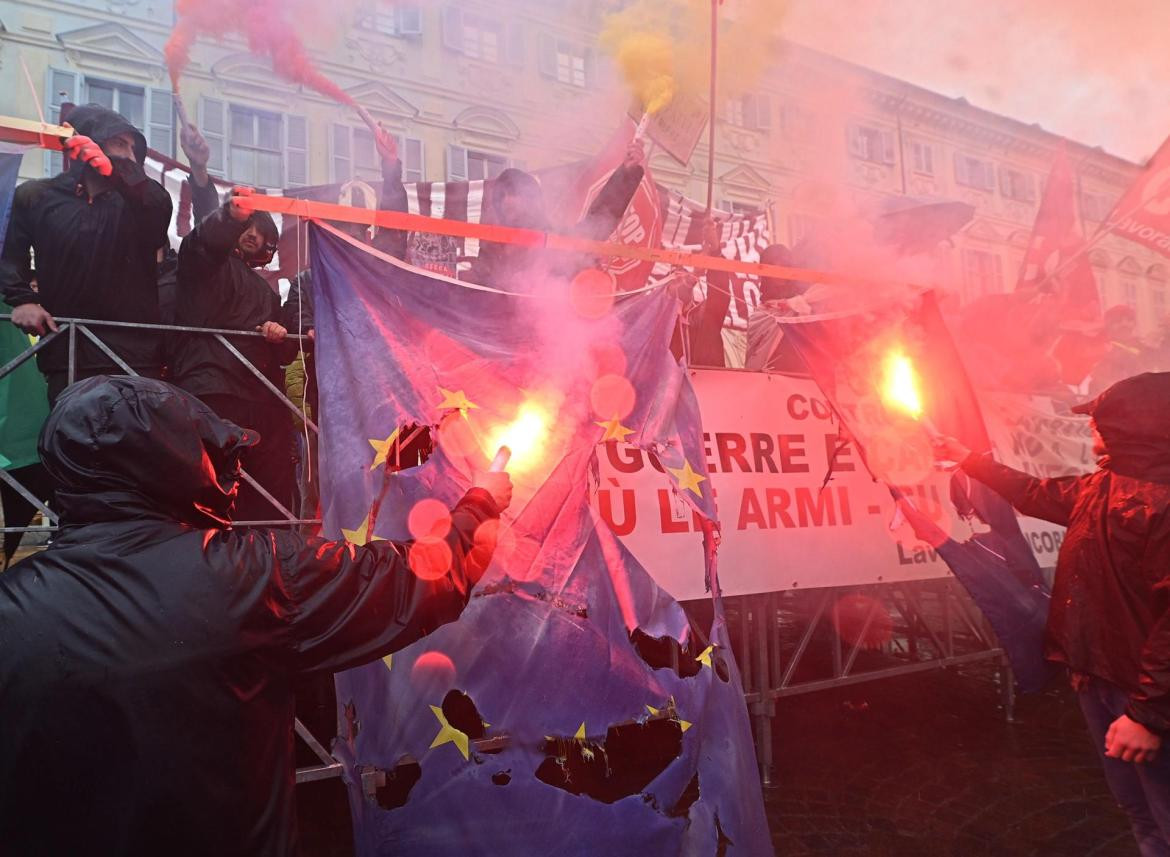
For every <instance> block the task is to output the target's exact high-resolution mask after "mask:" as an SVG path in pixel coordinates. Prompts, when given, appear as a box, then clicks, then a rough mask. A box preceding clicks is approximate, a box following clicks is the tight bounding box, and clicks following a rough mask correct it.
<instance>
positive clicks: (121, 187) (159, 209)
mask: <svg viewBox="0 0 1170 857" xmlns="http://www.w3.org/2000/svg"><path fill="white" fill-rule="evenodd" d="M110 163H111V164H113V167H114V187H115V188H116V189H117V191H118V193H119V194H121V195H122V198H123V199H125V200H126V202H127V203H128V204H129V205H130V207H131V208H133V209H135V210H136V211H137V212H138V238H139V239H140V240H141V241H142V243H143V244H145V245H146V246H147V247H150V248H151V249H152V250H157V249H158V248H159V247H162V246H163V245H164V244H166V243H167V229H168V228H169V227H170V225H171V195H170V194H169V193H167V191H166V188H164V187H163V186H162V185H161V184H159V183H158V182H156V181H155V180H154V179H152V178H150V177H148V176H147V175H146V171H145V170H144V169H142V165H141V164H140V163H138V162H137V161H135V160H133V159H131V158H110Z"/></svg>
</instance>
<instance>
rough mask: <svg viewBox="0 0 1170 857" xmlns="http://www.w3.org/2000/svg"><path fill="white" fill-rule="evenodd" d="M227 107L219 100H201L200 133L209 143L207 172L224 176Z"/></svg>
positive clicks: (225, 168)
mask: <svg viewBox="0 0 1170 857" xmlns="http://www.w3.org/2000/svg"><path fill="white" fill-rule="evenodd" d="M225 113H226V105H225V104H224V103H223V102H222V101H220V100H219V99H218V98H200V99H199V133H201V134H202V135H203V139H205V140H206V141H207V147H208V149H210V157H209V158H208V159H207V171H208V172H210V173H215V174H216V175H218V176H222V175H224V174H225V173H226V172H227V120H226V116H225Z"/></svg>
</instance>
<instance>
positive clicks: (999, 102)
mask: <svg viewBox="0 0 1170 857" xmlns="http://www.w3.org/2000/svg"><path fill="white" fill-rule="evenodd" d="M1168 33H1170V3H1166V2H1162V0H1117V2H1112V3H1102V2H1099V0H1029V2H1026V3H1019V2H1013V1H1012V0H944V2H932V3H923V2H919V0H882V2H880V3H874V2H860V0H831V2H825V0H792V1H791V2H790V3H788V4H787V5H786V6H785V16H784V25H783V34H784V36H785V37H786V38H788V39H791V40H793V41H795V42H798V43H800V44H804V45H807V46H808V47H811V48H815V49H817V50H822V51H825V52H827V53H830V54H833V55H835V56H838V57H840V58H842V59H846V60H849V61H851V62H855V63H857V64H859V65H863V66H868V67H870V68H873V69H876V70H877V71H880V72H883V73H885V74H889V75H892V76H894V77H898V78H901V79H903V80H907V81H910V82H912V83H915V84H917V85H919V86H923V87H925V88H927V89H933V90H936V91H939V92H942V93H944V94H946V95H950V96H956V97H957V96H964V97H966V98H967V99H968V100H969V101H970V102H972V103H973V104H975V105H977V106H979V107H984V108H987V109H989V110H993V111H995V112H998V113H1004V114H1006V115H1008V116H1012V117H1014V118H1016V119H1019V120H1021V121H1024V122H1038V123H1040V124H1041V125H1042V126H1044V127H1045V128H1046V129H1048V130H1050V131H1054V132H1056V133H1058V134H1062V135H1065V136H1068V137H1071V138H1073V139H1075V140H1078V141H1081V142H1084V143H1086V144H1088V145H1100V146H1103V147H1104V148H1105V149H1106V150H1107V151H1109V152H1112V153H1113V154H1117V155H1121V156H1122V157H1125V158H1129V159H1131V160H1136V161H1139V162H1141V161H1144V160H1145V159H1146V158H1147V157H1149V156H1150V155H1151V154H1153V152H1154V150H1155V149H1156V148H1157V147H1158V145H1159V144H1160V143H1161V142H1162V140H1163V139H1164V138H1165V137H1166V135H1167V133H1170V102H1168V101H1167V99H1166V98H1165V86H1166V82H1167V81H1168V80H1170V50H1167V45H1166V39H1167V34H1168Z"/></svg>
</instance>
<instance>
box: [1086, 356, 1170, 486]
mask: <svg viewBox="0 0 1170 857" xmlns="http://www.w3.org/2000/svg"><path fill="white" fill-rule="evenodd" d="M1072 410H1073V413H1077V414H1088V415H1089V416H1091V417H1092V418H1093V422H1094V423H1095V424H1096V426H1097V432H1098V433H1099V434H1100V435H1101V439H1102V440H1103V441H1104V442H1105V448H1106V452H1107V459H1106V460H1105V461H1103V462H1102V466H1103V467H1106V468H1107V469H1109V470H1113V471H1116V472H1117V473H1121V474H1123V475H1125V476H1132V477H1134V478H1136V479H1146V480H1150V481H1154V482H1170V372H1145V373H1143V374H1141V375H1134V376H1132V377H1130V378H1126V379H1125V380H1123V381H1118V382H1117V383H1116V384H1114V385H1113V386H1112V387H1110V388H1109V389H1107V390H1106V391H1105V392H1103V393H1102V394H1101V395H1099V396H1098V397H1097V398H1095V399H1093V400H1092V401H1091V402H1085V403H1084V404H1080V405H1077V406H1075V407H1074V408H1073V409H1072Z"/></svg>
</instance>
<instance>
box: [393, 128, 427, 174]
mask: <svg viewBox="0 0 1170 857" xmlns="http://www.w3.org/2000/svg"><path fill="white" fill-rule="evenodd" d="M398 151H399V152H400V153H401V155H400V156H401V158H402V180H403V181H404V182H421V181H426V163H425V162H424V161H423V142H422V140H417V139H415V138H413V137H407V138H406V139H405V140H404V141H402V142H401V143H400V144H399V147H398Z"/></svg>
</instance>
